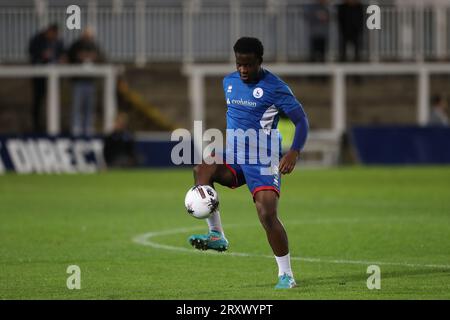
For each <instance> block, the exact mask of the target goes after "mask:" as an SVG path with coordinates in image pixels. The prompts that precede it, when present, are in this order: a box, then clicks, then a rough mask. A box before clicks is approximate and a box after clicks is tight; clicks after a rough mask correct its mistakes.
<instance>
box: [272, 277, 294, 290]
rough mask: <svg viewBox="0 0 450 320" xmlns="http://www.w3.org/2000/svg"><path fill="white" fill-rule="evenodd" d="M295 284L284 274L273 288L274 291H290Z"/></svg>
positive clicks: (292, 279)
mask: <svg viewBox="0 0 450 320" xmlns="http://www.w3.org/2000/svg"><path fill="white" fill-rule="evenodd" d="M296 286H297V283H295V280H294V278H292V277H291V276H290V275H287V274H286V273H285V274H283V275H281V276H279V277H278V283H277V285H276V286H275V289H291V288H295V287H296Z"/></svg>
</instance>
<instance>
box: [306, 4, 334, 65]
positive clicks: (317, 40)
mask: <svg viewBox="0 0 450 320" xmlns="http://www.w3.org/2000/svg"><path fill="white" fill-rule="evenodd" d="M308 18H309V30H310V61H311V62H325V57H326V52H327V44H328V34H329V22H330V12H329V8H328V0H316V2H315V3H313V4H311V5H310V6H309V10H308Z"/></svg>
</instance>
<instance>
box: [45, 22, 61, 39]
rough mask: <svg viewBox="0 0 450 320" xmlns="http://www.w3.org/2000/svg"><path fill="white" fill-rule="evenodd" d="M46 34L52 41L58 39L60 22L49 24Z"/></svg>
mask: <svg viewBox="0 0 450 320" xmlns="http://www.w3.org/2000/svg"><path fill="white" fill-rule="evenodd" d="M45 35H46V37H47V39H49V40H51V41H55V40H56V39H58V24H56V23H52V24H51V25H49V26H48V28H47V29H46V30H45Z"/></svg>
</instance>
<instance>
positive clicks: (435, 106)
mask: <svg viewBox="0 0 450 320" xmlns="http://www.w3.org/2000/svg"><path fill="white" fill-rule="evenodd" d="M447 109H448V101H447V99H446V97H444V96H443V95H434V96H433V97H432V98H431V112H430V120H429V125H430V126H445V127H446V126H448V125H449V123H448V115H447Z"/></svg>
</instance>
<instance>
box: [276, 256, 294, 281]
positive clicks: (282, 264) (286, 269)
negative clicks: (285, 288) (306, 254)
mask: <svg viewBox="0 0 450 320" xmlns="http://www.w3.org/2000/svg"><path fill="white" fill-rule="evenodd" d="M275 259H276V260H277V264H278V276H281V275H283V274H285V273H286V274H287V275H289V276H291V277H294V275H293V274H292V270H291V255H290V254H289V253H288V254H287V255H285V256H282V257H277V256H275Z"/></svg>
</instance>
